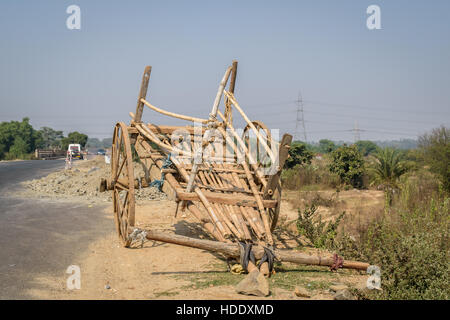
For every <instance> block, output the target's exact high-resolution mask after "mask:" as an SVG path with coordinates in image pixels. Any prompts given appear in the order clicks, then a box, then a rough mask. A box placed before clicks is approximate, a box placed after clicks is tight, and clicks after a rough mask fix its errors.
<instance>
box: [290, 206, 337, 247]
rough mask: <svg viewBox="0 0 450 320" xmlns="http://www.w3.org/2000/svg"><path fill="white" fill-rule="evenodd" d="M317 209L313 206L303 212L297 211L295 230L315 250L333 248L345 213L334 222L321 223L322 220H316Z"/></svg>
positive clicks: (319, 218) (318, 218)
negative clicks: (309, 242)
mask: <svg viewBox="0 0 450 320" xmlns="http://www.w3.org/2000/svg"><path fill="white" fill-rule="evenodd" d="M316 211H317V208H316V206H315V205H314V204H312V205H311V207H306V208H305V210H303V212H302V210H300V209H298V218H297V223H296V225H297V230H298V233H299V234H300V235H303V236H305V237H306V238H307V239H308V240H309V241H311V244H312V245H313V246H314V247H316V248H334V247H335V239H336V236H337V228H338V226H339V223H340V222H341V220H342V218H343V217H344V215H345V212H343V213H341V214H340V215H339V216H338V217H337V218H336V219H335V220H334V221H330V222H328V223H326V222H322V218H321V217H320V216H318V217H317V218H316Z"/></svg>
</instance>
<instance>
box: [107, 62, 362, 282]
mask: <svg viewBox="0 0 450 320" xmlns="http://www.w3.org/2000/svg"><path fill="white" fill-rule="evenodd" d="M237 66H238V63H237V61H233V63H232V65H231V66H229V67H228V68H227V69H226V72H225V74H224V76H223V78H222V81H221V82H220V84H219V88H218V91H217V94H216V97H215V99H214V102H213V105H212V108H211V112H210V114H209V116H208V117H207V118H196V117H191V116H187V115H182V114H177V113H173V112H170V111H167V110H164V109H161V108H158V107H156V106H154V105H152V104H151V103H150V102H149V101H147V100H146V99H147V98H146V96H147V91H148V85H149V80H150V74H151V70H152V68H151V67H150V66H147V67H146V68H145V71H144V74H143V77H142V82H141V88H140V91H139V96H138V99H137V107H136V111H135V113H131V112H130V116H131V121H130V124H128V125H127V124H125V123H123V122H119V123H117V124H116V126H115V129H114V135H113V143H112V156H111V178H110V179H105V180H103V181H102V183H101V188H102V189H103V190H106V189H107V190H111V191H112V194H113V208H114V219H115V224H116V229H117V233H118V235H119V238H120V240H121V241H122V243H123V245H124V246H126V247H128V246H130V244H131V243H132V241H133V240H136V238H137V235H140V236H141V238H142V237H145V238H148V239H153V240H158V241H165V242H171V243H176V244H181V245H187V246H191V247H197V248H202V249H207V250H212V251H218V252H222V253H223V254H225V255H227V256H232V257H233V256H234V257H239V256H241V258H242V254H243V252H242V244H250V245H252V246H253V249H250V251H251V250H253V253H254V255H255V256H256V258H257V259H258V258H262V257H263V256H264V255H265V254H266V255H267V254H268V250H267V249H269V252H272V255H273V257H274V258H277V259H284V260H287V261H292V262H297V263H308V264H317V265H327V266H331V267H334V268H336V269H337V268H339V267H350V268H357V269H365V268H367V264H362V265H359V264H358V262H351V261H350V262H345V263H344V261H343V260H342V259H341V258H339V257H337V256H334V257H320V256H314V257H312V256H304V255H302V254H299V253H290V252H283V251H280V250H276V249H274V239H273V236H272V232H273V230H274V228H275V227H276V225H277V222H278V216H279V212H280V205H281V184H280V176H281V172H282V168H283V166H284V162H285V160H286V159H287V157H288V151H289V146H290V144H291V141H292V136H291V135H289V134H284V135H283V137H282V138H281V140H280V141H275V140H274V139H273V138H272V135H271V132H270V130H269V129H268V128H267V127H266V126H265V125H264V124H263V123H262V122H261V121H252V120H250V119H249V118H248V116H247V115H246V114H245V113H244V111H243V109H242V108H241V106H240V105H239V103H238V102H237V99H236V97H235V96H234V91H235V86H236V75H237ZM227 86H228V88H227ZM222 97H223V99H224V102H223V105H224V111H223V113H222V112H221V111H220V110H219V105H220V102H221V100H222ZM145 106H147V107H148V108H150V109H152V110H153V111H155V112H158V113H160V114H163V115H166V116H169V117H173V118H177V119H182V120H186V121H188V122H189V123H190V124H189V125H187V126H167V125H156V124H153V123H150V124H145V123H144V122H143V121H142V114H143V109H144V107H145ZM233 111H235V112H237V113H238V114H239V115H240V116H241V117H242V119H243V121H244V123H245V128H244V129H243V130H242V133H241V134H239V130H237V129H236V128H235V127H234V126H233V115H232V112H233ZM195 146H197V147H195ZM208 148H209V149H208ZM206 149H208V150H209V153H208V156H207V157H206V156H205V150H206ZM230 154H231V155H230ZM261 154H264V156H261ZM133 159H135V160H136V159H139V161H140V162H141V163H143V164H144V165H145V167H146V168H148V175H147V177H137V176H135V172H134V164H133ZM262 159H264V160H265V164H264V163H263V160H262ZM267 160H268V161H267ZM267 162H268V163H269V166H270V167H271V168H272V170H271V172H270V174H267V171H268V170H267ZM152 185H155V186H158V187H160V188H161V189H162V190H163V191H164V192H165V193H166V194H167V195H168V196H169V198H170V199H172V200H175V201H176V202H177V212H178V211H179V210H181V211H185V210H187V211H188V212H189V213H190V214H191V215H192V217H193V218H195V219H196V220H197V221H198V223H199V224H200V225H201V226H202V227H203V229H204V230H205V231H206V232H207V233H209V234H210V235H211V237H213V238H214V239H216V240H217V241H210V240H200V239H193V238H187V237H183V236H180V235H173V234H165V233H162V232H158V231H155V230H140V229H139V228H136V227H135V190H136V189H137V188H143V187H149V186H152ZM175 214H176V213H175ZM236 244H241V246H240V247H239V245H236ZM250 248H251V247H250ZM266 258H267V257H266ZM250 265H251V266H252V267H255V266H254V265H253V264H252V263H251V262H250ZM355 266H356V267H355ZM248 269H250V268H248ZM260 269H261V270H263V269H265V273H266V274H267V273H268V267H267V262H265V263H263V264H262V266H260Z"/></svg>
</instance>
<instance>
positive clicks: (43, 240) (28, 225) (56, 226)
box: [0, 160, 114, 299]
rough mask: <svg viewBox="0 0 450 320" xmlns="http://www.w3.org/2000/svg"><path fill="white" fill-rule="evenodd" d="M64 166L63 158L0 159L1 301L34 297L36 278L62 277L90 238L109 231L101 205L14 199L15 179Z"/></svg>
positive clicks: (111, 227)
mask: <svg viewBox="0 0 450 320" xmlns="http://www.w3.org/2000/svg"><path fill="white" fill-rule="evenodd" d="M63 167H64V160H46V161H42V160H41V161H13V162H0V299H35V298H39V297H38V296H36V295H35V294H33V293H34V292H37V291H36V290H41V289H46V288H45V285H43V284H42V283H40V282H39V278H40V277H41V276H55V275H56V276H60V277H61V276H64V275H65V271H66V269H67V267H68V266H69V265H72V264H75V265H76V264H78V263H79V262H78V261H77V258H78V257H79V255H80V253H82V252H83V251H84V250H86V248H87V246H88V245H89V243H90V242H92V241H93V240H95V239H96V238H97V237H99V236H103V235H105V234H107V233H108V232H111V231H112V230H114V225H113V223H111V222H112V220H110V219H106V218H105V217H104V215H103V214H101V213H100V211H101V210H102V209H103V208H104V207H95V206H94V207H91V208H89V207H88V205H87V204H86V203H85V202H84V203H69V202H56V201H53V202H52V201H48V200H36V199H21V198H16V197H14V191H17V190H18V189H19V188H21V186H20V182H22V181H25V180H30V179H34V178H39V177H42V176H45V175H47V174H48V173H50V172H52V171H54V170H56V169H60V168H63ZM47 289H48V288H47Z"/></svg>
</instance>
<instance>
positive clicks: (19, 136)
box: [0, 118, 88, 160]
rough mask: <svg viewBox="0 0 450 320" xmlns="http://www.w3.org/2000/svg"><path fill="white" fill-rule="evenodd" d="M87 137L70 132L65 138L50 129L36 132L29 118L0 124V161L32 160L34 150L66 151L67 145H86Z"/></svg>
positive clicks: (59, 132) (43, 128)
mask: <svg viewBox="0 0 450 320" xmlns="http://www.w3.org/2000/svg"><path fill="white" fill-rule="evenodd" d="M87 141H88V136H87V135H86V134H83V133H80V132H78V131H73V132H70V133H69V134H68V135H67V137H65V136H64V134H63V131H59V130H54V129H52V128H50V127H42V128H41V129H40V130H36V129H34V128H33V126H32V125H31V124H30V119H29V118H23V119H22V121H9V122H6V121H4V122H1V123H0V160H4V159H6V160H13V159H32V158H33V153H34V150H35V149H59V150H66V149H67V147H68V146H69V144H71V143H79V144H80V145H81V146H82V147H84V146H85V145H86V143H87Z"/></svg>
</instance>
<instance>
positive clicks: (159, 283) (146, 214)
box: [29, 200, 367, 299]
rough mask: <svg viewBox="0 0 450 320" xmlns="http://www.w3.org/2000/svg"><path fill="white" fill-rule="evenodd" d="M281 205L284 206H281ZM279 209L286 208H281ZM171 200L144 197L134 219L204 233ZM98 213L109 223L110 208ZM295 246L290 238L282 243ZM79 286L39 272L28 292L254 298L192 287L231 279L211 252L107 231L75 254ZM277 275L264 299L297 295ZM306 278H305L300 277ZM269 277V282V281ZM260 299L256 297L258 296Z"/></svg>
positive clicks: (330, 277) (226, 289)
mask: <svg viewBox="0 0 450 320" xmlns="http://www.w3.org/2000/svg"><path fill="white" fill-rule="evenodd" d="M285 207H286V206H285ZM284 209H285V210H284V211H286V212H287V211H289V212H290V211H291V210H290V209H289V208H284ZM174 212H175V204H174V203H173V202H171V201H168V200H161V201H148V202H146V203H145V204H143V205H140V206H138V207H137V219H136V220H137V221H138V226H139V227H141V228H155V229H158V230H164V231H167V232H176V233H177V234H182V235H186V236H191V237H198V238H204V237H207V235H205V234H204V233H203V232H202V230H201V229H199V228H198V227H197V226H196V224H195V222H194V221H193V220H191V219H190V218H189V217H181V216H179V217H177V218H174ZM101 214H103V215H105V216H107V217H109V218H110V219H111V223H114V222H113V217H112V210H111V209H110V208H107V209H105V210H104V211H103V212H101ZM287 243H291V244H292V245H295V244H296V242H295V241H291V242H289V241H288V242H287ZM77 261H79V264H78V265H79V266H80V269H81V289H80V290H68V289H67V287H66V279H67V277H68V275H67V274H62V275H61V276H60V277H54V276H45V275H42V276H40V277H39V278H37V279H36V281H37V282H40V283H42V284H44V287H45V288H46V289H43V290H39V291H34V292H29V294H31V295H32V296H35V297H36V298H39V299H255V298H256V297H252V296H244V295H239V294H237V293H236V292H235V289H234V286H232V285H217V286H216V285H210V286H208V287H206V288H205V287H201V288H196V283H195V282H193V280H192V278H191V276H196V277H199V278H202V277H205V278H208V277H209V273H211V272H214V273H215V274H217V273H219V274H220V273H222V274H224V275H227V276H231V277H238V278H237V280H236V282H238V281H239V280H240V279H241V278H242V277H243V276H238V275H230V273H229V272H228V271H227V265H226V262H225V260H224V259H223V258H222V257H220V256H216V255H214V254H213V253H211V252H207V251H203V250H198V249H194V248H188V247H182V246H177V245H172V244H166V243H157V242H153V241H147V242H145V243H144V246H143V248H140V247H139V246H135V247H134V248H128V249H127V248H123V247H122V246H121V245H120V242H119V240H118V238H117V236H116V234H113V233H111V234H109V235H108V236H107V237H104V238H102V239H100V240H98V241H95V242H93V243H92V244H91V245H90V246H89V249H88V250H87V251H86V252H83V253H82V254H80V256H79V258H78V259H77ZM318 269H321V272H322V271H323V275H321V274H320V272H319V273H318V274H317V275H314V276H313V277H312V278H311V280H312V281H321V280H324V281H333V282H339V283H347V284H353V283H359V282H361V281H364V280H365V279H366V278H367V277H366V276H365V275H362V274H359V273H357V272H351V271H350V272H349V271H347V270H340V271H339V272H338V273H331V272H329V271H327V270H326V268H318ZM279 276H280V275H277V274H275V275H274V276H273V277H272V278H271V280H269V284H270V285H271V293H272V294H271V296H269V297H267V298H266V299H301V298H297V297H296V296H295V295H294V294H293V291H292V290H286V289H282V288H280V287H277V286H276V285H274V281H275V280H276V278H277V277H279ZM308 277H311V276H310V275H307V276H305V279H308ZM271 281H272V282H271ZM332 298H333V294H332V293H331V292H329V291H328V290H327V289H323V290H314V291H313V292H312V297H311V299H332ZM258 299H259V298H258Z"/></svg>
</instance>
